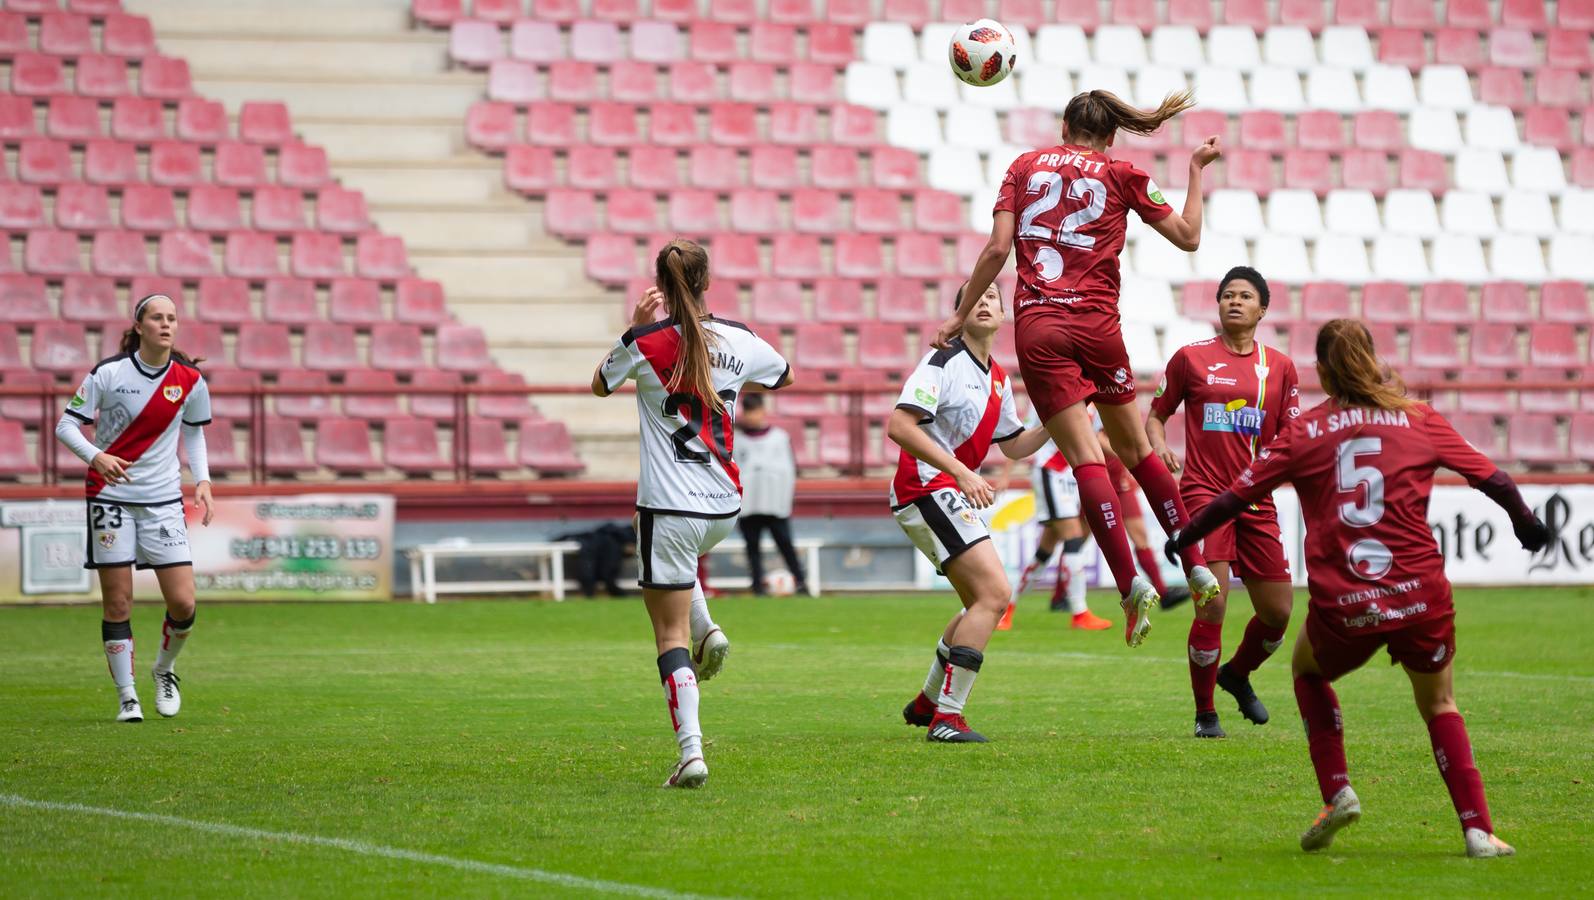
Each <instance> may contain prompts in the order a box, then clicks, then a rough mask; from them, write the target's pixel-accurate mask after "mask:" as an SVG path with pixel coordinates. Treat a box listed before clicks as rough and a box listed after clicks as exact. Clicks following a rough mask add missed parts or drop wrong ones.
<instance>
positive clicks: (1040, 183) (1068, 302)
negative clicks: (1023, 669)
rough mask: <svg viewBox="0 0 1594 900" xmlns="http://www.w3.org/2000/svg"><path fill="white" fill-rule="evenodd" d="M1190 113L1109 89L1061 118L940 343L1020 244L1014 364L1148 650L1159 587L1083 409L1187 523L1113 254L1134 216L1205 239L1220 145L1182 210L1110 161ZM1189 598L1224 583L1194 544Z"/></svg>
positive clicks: (1029, 163) (1164, 509) (1166, 512)
mask: <svg viewBox="0 0 1594 900" xmlns="http://www.w3.org/2000/svg"><path fill="white" fill-rule="evenodd" d="M1192 105H1193V101H1192V100H1191V98H1190V94H1189V93H1188V92H1181V93H1179V94H1174V95H1170V96H1169V97H1168V98H1167V99H1165V100H1164V101H1163V102H1162V105H1161V106H1159V107H1158V108H1157V109H1155V110H1140V109H1136V108H1134V107H1133V106H1130V105H1129V104H1127V103H1125V102H1123V101H1122V100H1120V99H1118V98H1117V97H1115V96H1113V95H1112V94H1111V93H1109V92H1107V91H1089V92H1087V93H1083V94H1080V95H1078V96H1076V97H1075V98H1074V99H1072V100H1070V101H1069V103H1068V107H1067V108H1066V109H1065V110H1064V111H1063V133H1062V143H1061V144H1059V145H1058V146H1056V147H1052V148H1050V149H1046V150H1036V151H1033V152H1030V153H1026V154H1024V155H1023V156H1020V157H1019V158H1018V159H1016V160H1014V161H1013V164H1012V166H1010V167H1009V168H1008V170H1007V177H1006V179H1005V180H1004V181H1003V182H1002V187H1001V193H1000V194H999V195H998V196H997V200H996V209H995V215H994V218H993V220H992V224H991V237H990V240H989V242H987V243H986V245H985V249H984V250H983V251H982V252H981V253H980V258H979V261H978V262H977V263H975V266H974V272H973V274H971V275H970V276H969V287H968V291H967V293H966V295H965V296H964V298H963V303H962V305H960V306H959V308H958V310H957V312H955V313H953V315H952V317H951V318H950V319H948V320H947V321H946V322H945V323H944V324H943V325H942V326H941V328H940V330H939V331H938V332H937V333H936V342H935V343H936V346H937V347H944V346H946V345H947V342H948V341H950V340H951V339H952V338H953V337H954V336H956V335H957V334H958V333H959V332H960V331H962V329H963V327H964V324H965V322H967V321H968V316H969V314H970V313H971V312H972V309H973V304H974V303H975V301H976V300H977V299H978V297H979V296H981V293H982V292H983V291H984V290H985V287H986V285H988V284H990V283H991V282H992V281H993V280H994V279H995V278H996V276H997V274H998V273H1000V272H1001V271H1002V267H1003V266H1005V265H1006V264H1007V259H1008V256H1009V255H1010V254H1011V253H1012V252H1013V246H1014V240H1015V239H1016V240H1017V242H1018V284H1019V287H1018V296H1017V298H1015V303H1014V306H1015V312H1014V315H1015V318H1016V322H1017V326H1016V327H1017V328H1018V359H1019V368H1020V370H1021V371H1022V372H1023V375H1024V384H1025V385H1026V386H1027V387H1028V389H1029V393H1030V399H1031V400H1032V401H1033V402H1034V403H1035V408H1036V409H1037V410H1038V411H1039V413H1040V416H1041V419H1042V421H1044V422H1045V423H1046V429H1047V430H1048V431H1049V432H1050V433H1051V435H1052V437H1053V438H1054V439H1056V441H1057V447H1058V449H1059V450H1060V451H1062V454H1063V456H1064V458H1066V459H1067V460H1068V463H1069V465H1070V466H1072V467H1073V469H1074V477H1075V479H1076V480H1077V481H1078V483H1079V493H1080V497H1081V499H1082V500H1083V503H1084V507H1085V516H1086V518H1087V519H1089V520H1090V530H1091V532H1092V533H1093V534H1094V535H1095V537H1096V542H1097V543H1098V544H1099V545H1100V546H1101V549H1102V552H1103V553H1104V554H1105V555H1106V558H1107V564H1108V566H1109V567H1110V568H1111V569H1112V572H1113V579H1114V581H1115V582H1116V583H1117V587H1118V593H1119V595H1120V596H1121V597H1122V598H1123V599H1122V600H1121V603H1122V606H1123V609H1124V616H1125V621H1124V639H1125V641H1126V642H1127V643H1128V644H1129V645H1130V646H1131V647H1134V646H1139V644H1140V643H1141V641H1143V640H1144V639H1145V636H1146V632H1147V631H1149V630H1150V628H1151V622H1150V619H1149V618H1148V617H1147V614H1148V613H1149V612H1150V611H1151V608H1152V607H1153V606H1155V605H1157V601H1158V594H1157V591H1156V588H1155V587H1154V586H1153V585H1152V583H1151V582H1150V581H1149V580H1147V579H1146V578H1144V577H1142V576H1141V575H1139V574H1138V573H1137V572H1136V571H1135V557H1134V554H1133V553H1131V552H1130V549H1129V541H1128V540H1127V538H1126V537H1125V535H1124V528H1123V521H1122V515H1123V511H1122V510H1121V509H1119V507H1118V492H1117V491H1116V490H1115V489H1114V485H1113V483H1112V481H1111V479H1109V478H1108V476H1107V467H1106V465H1105V464H1104V462H1103V455H1102V450H1101V446H1100V445H1099V444H1098V443H1097V442H1096V435H1095V431H1094V429H1092V428H1091V424H1090V415H1089V413H1088V412H1086V410H1085V401H1087V400H1091V399H1094V400H1095V402H1096V406H1097V409H1098V410H1099V411H1100V412H1101V418H1102V424H1103V425H1104V426H1105V428H1106V432H1107V436H1108V438H1109V439H1110V440H1111V442H1112V446H1113V449H1114V450H1115V451H1116V452H1117V455H1118V457H1119V458H1120V459H1122V460H1123V462H1124V465H1126V466H1128V467H1129V470H1130V471H1131V472H1132V473H1133V474H1134V477H1135V481H1137V482H1139V483H1140V486H1141V488H1142V489H1144V490H1145V492H1146V496H1147V498H1149V499H1150V500H1151V506H1152V508H1153V510H1155V512H1156V514H1157V518H1158V519H1159V520H1160V521H1161V522H1162V525H1163V528H1164V529H1165V530H1167V531H1168V532H1170V533H1171V532H1173V531H1175V530H1177V529H1178V528H1179V527H1180V526H1182V525H1183V524H1184V521H1185V514H1184V506H1183V504H1182V503H1181V502H1180V500H1179V488H1178V486H1177V485H1175V484H1174V481H1173V477H1172V476H1171V475H1169V474H1168V468H1167V466H1165V465H1163V462H1162V460H1161V459H1160V458H1158V456H1157V455H1156V454H1154V453H1152V452H1151V444H1150V443H1149V442H1147V440H1146V432H1145V429H1144V428H1143V427H1142V426H1141V423H1140V415H1139V412H1138V411H1137V410H1136V408H1135V404H1134V399H1135V382H1134V376H1133V374H1131V373H1132V371H1133V370H1132V369H1131V367H1130V364H1129V356H1128V353H1127V352H1126V351H1125V350H1124V342H1123V335H1122V333H1121V331H1120V330H1119V321H1118V252H1119V251H1120V250H1122V249H1123V246H1124V234H1125V229H1126V226H1127V220H1128V215H1129V211H1130V210H1134V211H1135V213H1136V214H1138V215H1139V216H1140V217H1141V218H1142V219H1143V220H1144V221H1145V222H1146V223H1147V224H1148V225H1150V226H1151V227H1152V228H1153V229H1154V230H1156V231H1157V232H1158V233H1159V234H1161V235H1162V236H1163V237H1165V238H1167V239H1168V240H1170V241H1172V242H1173V243H1174V244H1175V245H1176V246H1178V247H1179V248H1180V249H1183V250H1187V251H1190V250H1195V249H1196V247H1197V245H1198V244H1200V242H1201V170H1202V168H1203V167H1205V166H1206V165H1207V164H1208V163H1210V162H1212V161H1213V160H1215V159H1217V158H1218V157H1219V155H1221V153H1222V150H1221V149H1220V147H1219V145H1218V139H1217V137H1215V136H1214V137H1211V138H1208V139H1207V140H1206V141H1205V142H1204V143H1203V144H1202V145H1201V146H1200V147H1197V148H1196V150H1195V152H1194V153H1193V154H1192V155H1191V157H1190V184H1189V192H1188V194H1187V199H1186V200H1185V205H1184V213H1183V214H1182V215H1181V214H1179V213H1176V212H1174V211H1173V208H1172V207H1170V206H1169V205H1168V204H1167V203H1166V202H1164V200H1163V198H1162V191H1161V190H1159V189H1158V188H1157V185H1156V183H1155V182H1154V181H1152V180H1151V178H1150V176H1148V175H1147V174H1146V173H1145V172H1142V171H1140V170H1139V169H1137V168H1135V167H1134V166H1133V165H1132V164H1130V163H1128V162H1125V161H1123V160H1115V159H1112V158H1111V157H1109V156H1108V155H1107V150H1108V148H1109V147H1111V146H1112V144H1113V139H1114V137H1115V136H1116V135H1117V133H1118V131H1119V130H1120V129H1122V130H1125V131H1130V132H1133V133H1135V134H1150V133H1151V132H1153V131H1156V130H1157V129H1158V128H1160V127H1161V126H1162V123H1164V122H1166V121H1167V120H1169V119H1171V118H1173V117H1174V116H1176V115H1178V114H1179V113H1181V112H1183V111H1184V110H1186V109H1189V108H1190V107H1191V106H1192ZM1183 561H1184V569H1185V573H1186V575H1187V577H1188V580H1189V582H1190V589H1191V591H1192V592H1193V593H1194V594H1195V595H1196V596H1198V597H1200V598H1201V599H1202V600H1203V601H1206V600H1208V599H1211V598H1212V597H1215V596H1217V593H1218V582H1217V579H1216V578H1214V577H1213V575H1212V573H1211V572H1210V571H1208V570H1207V567H1206V561H1205V559H1203V558H1202V556H1201V551H1200V549H1199V548H1195V547H1191V548H1190V549H1189V550H1188V551H1186V553H1185V555H1184V560H1183Z"/></svg>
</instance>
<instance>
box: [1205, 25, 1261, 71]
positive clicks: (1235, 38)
mask: <svg viewBox="0 0 1594 900" xmlns="http://www.w3.org/2000/svg"><path fill="white" fill-rule="evenodd" d="M1207 60H1208V61H1209V62H1210V63H1211V64H1212V65H1215V66H1225V67H1228V68H1232V69H1241V70H1244V71H1247V72H1249V71H1251V70H1252V69H1254V68H1256V67H1257V66H1260V65H1261V64H1262V51H1261V48H1260V47H1258V46H1257V43H1256V32H1254V31H1252V30H1251V28H1250V26H1248V25H1217V26H1214V27H1213V28H1212V30H1211V31H1208V32H1207Z"/></svg>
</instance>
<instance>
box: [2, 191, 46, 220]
mask: <svg viewBox="0 0 1594 900" xmlns="http://www.w3.org/2000/svg"><path fill="white" fill-rule="evenodd" d="M44 227H46V226H45V220H44V194H43V192H42V191H40V190H39V189H38V188H37V187H34V186H33V185H26V184H6V183H4V182H0V229H9V230H15V231H28V230H31V229H35V228H44Z"/></svg>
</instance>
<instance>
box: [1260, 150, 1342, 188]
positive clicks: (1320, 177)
mask: <svg viewBox="0 0 1594 900" xmlns="http://www.w3.org/2000/svg"><path fill="white" fill-rule="evenodd" d="M1284 186H1285V187H1290V188H1300V189H1302V190H1308V191H1314V192H1315V193H1316V194H1317V195H1318V196H1319V197H1322V196H1324V195H1326V194H1327V193H1328V192H1329V191H1331V190H1333V189H1335V188H1337V187H1339V181H1338V179H1336V178H1335V177H1334V164H1333V161H1332V160H1330V159H1329V156H1328V154H1327V153H1324V152H1323V151H1321V150H1291V151H1289V152H1287V153H1285V154H1284ZM1259 193H1260V192H1259Z"/></svg>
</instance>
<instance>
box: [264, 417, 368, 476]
mask: <svg viewBox="0 0 1594 900" xmlns="http://www.w3.org/2000/svg"><path fill="white" fill-rule="evenodd" d="M315 460H316V463H317V464H318V465H321V466H323V467H325V468H328V469H331V470H332V471H334V472H336V473H338V474H340V475H343V476H345V477H364V476H366V475H368V474H370V473H371V472H372V471H373V470H379V469H380V468H381V465H380V463H378V462H377V460H376V457H375V455H373V453H372V451H371V426H370V425H369V424H367V423H365V422H360V421H354V420H350V419H323V420H321V421H319V422H317V423H316V429H315ZM273 463H274V461H273Z"/></svg>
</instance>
